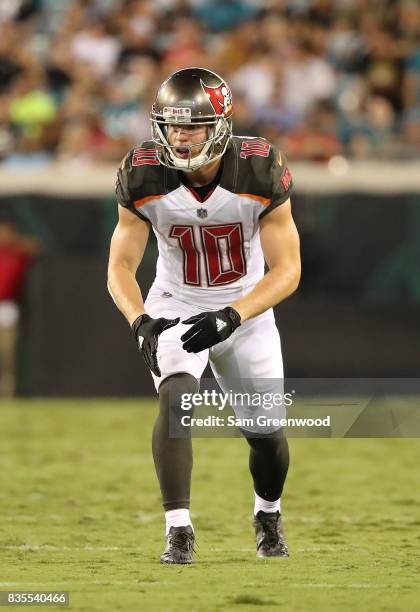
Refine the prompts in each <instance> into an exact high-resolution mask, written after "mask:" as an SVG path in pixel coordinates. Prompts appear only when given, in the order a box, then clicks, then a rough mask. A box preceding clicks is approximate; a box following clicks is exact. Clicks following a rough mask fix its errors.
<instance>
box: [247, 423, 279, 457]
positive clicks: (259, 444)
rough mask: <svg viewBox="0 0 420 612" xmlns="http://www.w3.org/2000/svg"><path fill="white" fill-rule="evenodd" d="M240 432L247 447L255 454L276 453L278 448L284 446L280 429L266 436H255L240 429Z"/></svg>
mask: <svg viewBox="0 0 420 612" xmlns="http://www.w3.org/2000/svg"><path fill="white" fill-rule="evenodd" d="M241 432H242V433H243V435H244V436H245V438H246V441H247V442H248V444H249V446H250V447H251V448H252V449H253V450H254V451H255V452H257V453H258V452H268V453H276V452H277V450H278V449H279V447H280V446H281V445H282V444H284V441H285V440H286V436H285V435H284V432H283V428H282V427H280V428H279V429H276V431H273V432H270V433H268V434H258V435H255V434H253V433H251V432H249V431H245V430H243V429H241Z"/></svg>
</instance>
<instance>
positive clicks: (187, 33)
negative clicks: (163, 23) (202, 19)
mask: <svg viewBox="0 0 420 612" xmlns="http://www.w3.org/2000/svg"><path fill="white" fill-rule="evenodd" d="M163 62H164V66H165V67H164V71H165V72H166V73H168V74H170V73H171V72H175V70H179V69H181V68H186V67H187V66H202V65H204V64H205V65H206V66H207V65H209V62H208V58H207V57H206V54H205V50H204V36H203V33H202V31H201V27H200V25H199V24H198V23H197V22H196V21H194V20H192V19H188V18H185V17H183V18H181V19H177V20H176V21H175V23H174V25H173V33H172V36H171V39H170V42H169V44H168V46H167V48H166V50H165V53H164V55H163Z"/></svg>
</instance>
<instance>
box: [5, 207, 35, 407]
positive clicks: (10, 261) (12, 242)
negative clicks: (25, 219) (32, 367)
mask: <svg viewBox="0 0 420 612" xmlns="http://www.w3.org/2000/svg"><path fill="white" fill-rule="evenodd" d="M39 253H40V245H39V243H38V242H37V241H36V240H35V239H33V238H30V237H28V236H24V235H23V234H21V233H20V232H19V230H18V229H17V227H16V225H15V224H14V223H13V221H12V220H11V219H9V218H8V217H7V216H5V215H3V216H0V396H3V397H12V396H13V395H14V394H15V389H16V345H17V339H18V328H19V304H20V301H21V297H22V289H23V283H24V279H25V275H26V273H27V271H28V268H29V266H30V264H31V262H32V261H33V260H34V258H35V257H36V256H37V255H38V254H39Z"/></svg>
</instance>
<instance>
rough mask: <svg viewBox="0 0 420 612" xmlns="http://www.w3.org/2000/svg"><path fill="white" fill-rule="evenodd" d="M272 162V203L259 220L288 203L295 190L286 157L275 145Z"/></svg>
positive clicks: (267, 206) (271, 154)
mask: <svg viewBox="0 0 420 612" xmlns="http://www.w3.org/2000/svg"><path fill="white" fill-rule="evenodd" d="M270 162H271V165H270V182H271V194H270V198H269V200H270V201H269V204H267V205H266V206H265V207H264V210H263V211H262V212H261V213H260V215H259V217H258V218H259V219H262V218H263V217H265V215H267V214H268V213H269V212H271V211H272V210H274V209H275V208H277V206H280V205H281V204H283V203H284V202H286V201H287V200H288V199H289V198H290V195H291V193H292V190H293V180H292V175H291V173H290V170H289V168H288V166H287V159H286V156H285V155H284V153H282V152H281V151H280V150H279V149H278V148H277V147H275V146H274V145H272V146H271V150H270Z"/></svg>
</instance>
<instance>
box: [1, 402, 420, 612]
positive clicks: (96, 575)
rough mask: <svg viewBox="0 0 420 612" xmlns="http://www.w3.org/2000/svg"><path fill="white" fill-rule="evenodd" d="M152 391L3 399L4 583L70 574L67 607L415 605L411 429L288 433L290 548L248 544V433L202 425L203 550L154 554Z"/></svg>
mask: <svg viewBox="0 0 420 612" xmlns="http://www.w3.org/2000/svg"><path fill="white" fill-rule="evenodd" d="M156 408H157V405H156V403H155V402H150V403H146V402H142V403H140V402H135V401H124V400H123V401H81V400H80V401H16V402H13V403H3V404H2V405H1V408H0V428H1V451H0V461H1V466H0V470H1V471H0V484H1V486H0V508H1V509H0V516H1V520H0V545H1V553H0V568H1V569H0V583H1V584H0V590H3V591H4V590H28V589H30V590H66V591H69V592H70V605H71V609H73V610H87V611H94V610H100V611H113V610H127V611H130V612H131V611H139V610H141V611H143V610H144V611H155V610H156V611H167V610H168V611H170V612H172V611H174V612H175V611H184V610H189V611H191V612H196V611H197V612H199V611H204V610H205V611H215V610H229V611H231V610H233V611H237V612H244V611H248V610H254V611H255V610H264V611H267V612H268V611H271V610H279V609H283V610H287V611H304V610H305V611H306V610H308V611H309V610H310V611H317V612H318V611H319V612H321V611H322V612H324V611H326V610H328V611H329V610H334V611H337V610H340V611H342V610H346V611H347V610H354V609H359V610H369V611H378V610H389V611H393V612H396V611H402V610H404V611H412V610H416V609H418V598H419V596H420V589H419V571H420V553H419V550H420V511H419V508H420V487H419V479H418V470H419V468H418V458H419V450H420V440H417V439H406V440H400V439H388V440H378V439H377V440H372V439H370V440H369V439H364V440H357V439H353V440H350V439H298V438H295V439H291V440H290V447H291V453H292V464H291V470H290V473H289V478H288V481H287V486H286V490H285V495H284V501H283V514H284V523H285V529H286V535H287V538H288V543H289V547H290V550H291V555H292V556H291V558H290V559H271V560H270V559H268V560H261V559H257V558H256V556H255V550H254V538H253V531H252V527H251V515H252V504H253V494H252V487H251V481H250V478H249V475H248V469H247V448H246V443H245V442H244V441H243V440H241V439H196V440H194V445H195V466H194V480H193V504H192V515H193V520H194V525H195V529H196V534H197V539H198V554H197V557H196V564H195V565H193V566H191V567H181V566H161V565H160V564H159V563H158V559H159V555H160V553H161V550H162V547H163V544H164V540H163V520H162V518H163V515H162V512H161V506H160V497H159V494H158V487H157V483H156V481H155V474H154V471H153V464H152V457H151V452H150V433H151V428H152V424H153V420H154V415H155V411H156Z"/></svg>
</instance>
